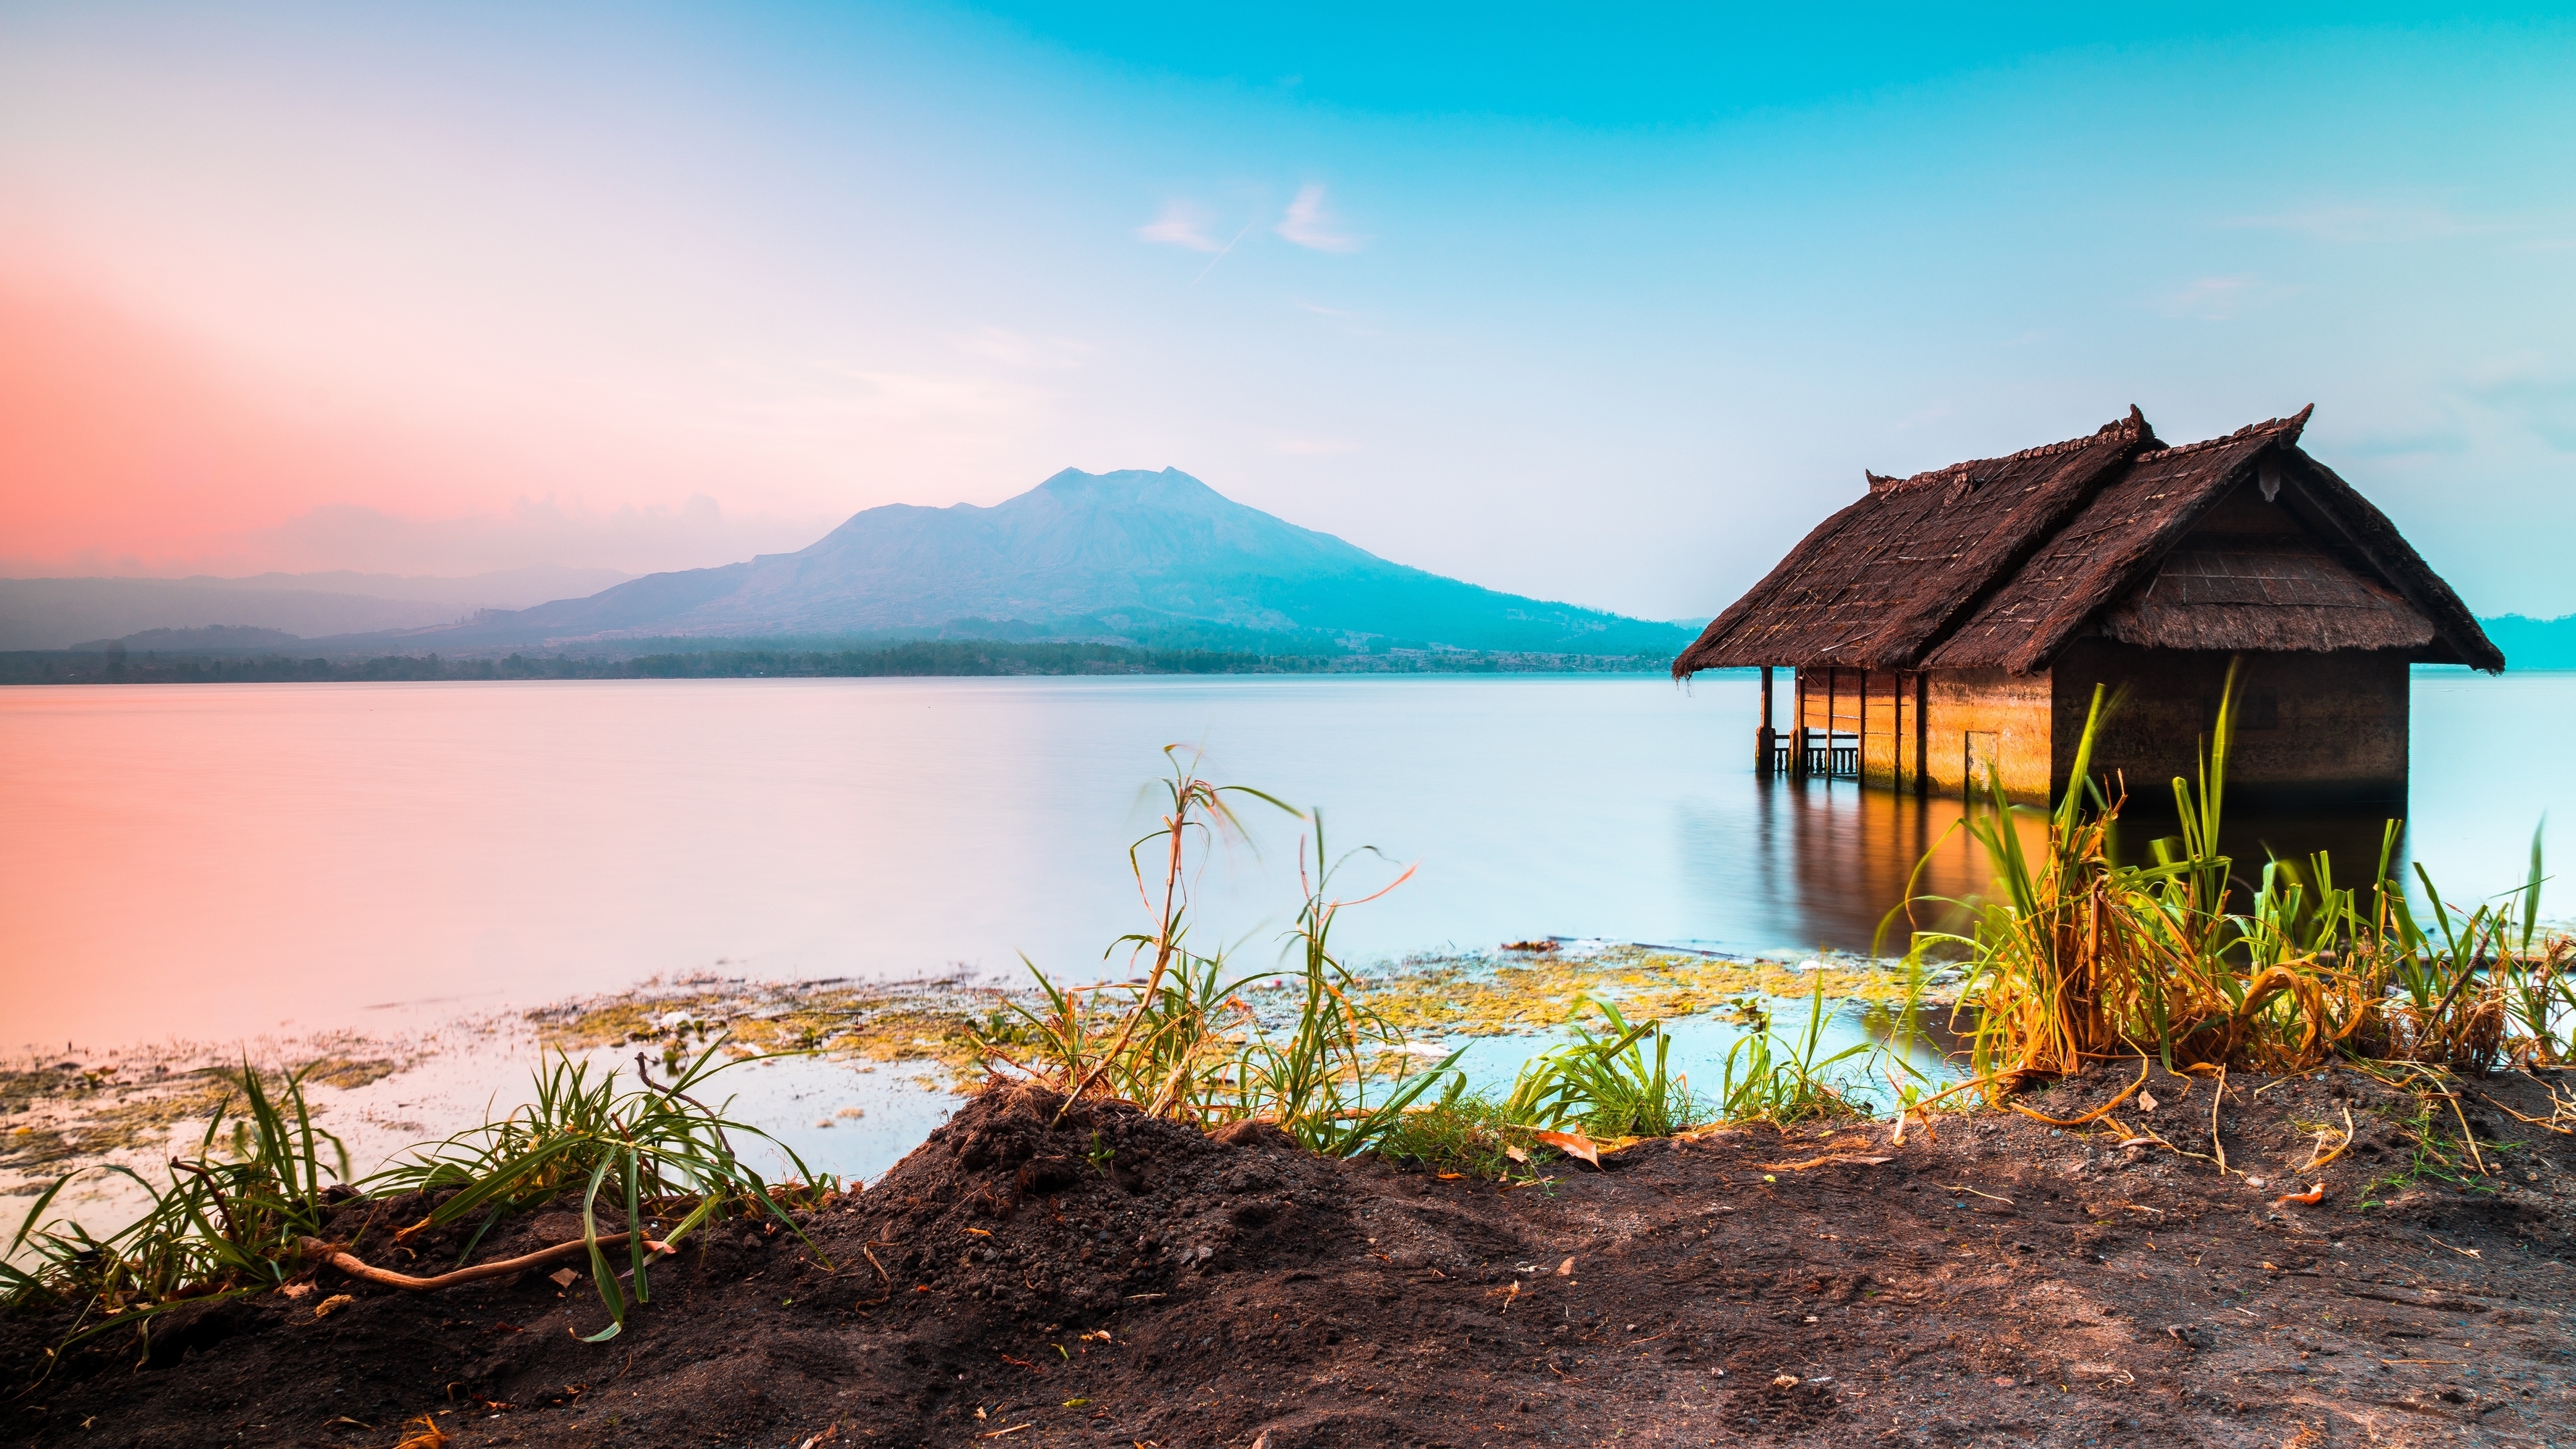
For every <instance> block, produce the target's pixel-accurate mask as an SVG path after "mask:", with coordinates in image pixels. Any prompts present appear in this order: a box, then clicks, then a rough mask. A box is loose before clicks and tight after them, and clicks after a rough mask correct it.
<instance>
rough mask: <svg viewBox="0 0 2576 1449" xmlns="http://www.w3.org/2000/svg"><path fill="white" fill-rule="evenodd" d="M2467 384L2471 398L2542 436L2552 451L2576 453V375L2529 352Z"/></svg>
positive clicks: (2479, 372) (2476, 373)
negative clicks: (2553, 449)
mask: <svg viewBox="0 0 2576 1449" xmlns="http://www.w3.org/2000/svg"><path fill="white" fill-rule="evenodd" d="M2461 381H2462V383H2463V385H2464V386H2465V387H2466V390H2467V391H2468V393H2469V395H2470V396H2472V397H2474V398H2476V399H2477V400H2478V401H2480V402H2482V403H2484V404H2486V405H2487V406H2488V407H2490V408H2493V409H2495V410H2496V411H2497V412H2499V413H2502V414H2503V415H2504V416H2506V417H2508V418H2511V419H2513V420H2514V421H2515V422H2518V423H2520V424H2522V425H2523V426H2524V427H2526V428H2529V429H2530V430H2531V431H2532V432H2534V433H2537V434H2538V435H2539V436H2540V438H2541V440H2542V441H2543V442H2545V443H2547V444H2549V446H2550V447H2552V448H2555V449H2557V450H2558V451H2559V452H2562V453H2576V369H2571V368H2569V367H2568V366H2566V365H2565V364H2564V363H2561V362H2558V361H2556V360H2554V359H2552V358H2548V357H2545V356H2543V355H2541V354H2540V353H2536V352H2523V353H2515V354H2513V355H2511V356H2508V357H2499V358H2496V359H2493V360H2491V361H2489V362H2487V363H2485V364H2483V365H2481V366H2478V367H2475V368H2472V369H2470V370H2469V373H2468V375H2467V376H2466V377H2464V378H2463V379H2461Z"/></svg>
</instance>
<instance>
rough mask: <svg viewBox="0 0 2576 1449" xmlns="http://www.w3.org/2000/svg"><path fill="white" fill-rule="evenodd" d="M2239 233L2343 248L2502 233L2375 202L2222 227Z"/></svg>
mask: <svg viewBox="0 0 2576 1449" xmlns="http://www.w3.org/2000/svg"><path fill="white" fill-rule="evenodd" d="M2220 225H2221V226H2222V227H2225V228H2227V229H2230V230H2236V231H2285V232H2292V233H2295V234H2297V235H2299V236H2304V237H2308V238H2310V239H2312V240H2315V241H2321V242H2331V243H2334V244H2336V245H2340V246H2355V245H2360V244H2364V243H2369V242H2404V241H2431V240H2435V239H2437V238H2441V237H2454V236H2474V235H2477V234H2479V233H2482V232H2494V231H2500V230H2502V228H2501V227H2498V226H2496V225H2494V224H2493V223H2489V222H2473V221H2469V220H2466V219H2465V218H2462V217H2458V216H2454V215H2452V214H2451V213H2450V212H2447V211H2445V210H2443V209H2442V208H2440V207H2438V206H2420V205H2406V206H2395V205H2384V204H2378V203H2370V202H2342V203H2327V204H2322V205H2317V206H2305V207H2298V208H2295V209H2293V210H2290V211H2281V212H2273V213H2270V214H2268V215H2264V216H2240V217H2235V218H2233V219H2231V220H2228V221H2225V222H2222V223H2220Z"/></svg>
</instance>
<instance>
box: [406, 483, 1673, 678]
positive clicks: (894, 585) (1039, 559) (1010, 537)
mask: <svg viewBox="0 0 2576 1449" xmlns="http://www.w3.org/2000/svg"><path fill="white" fill-rule="evenodd" d="M774 635H797V636H808V637H813V636H829V635H873V636H889V635H891V636H914V637H1005V638H1062V639H1077V640H1095V641H1101V642H1119V643H1128V644H1150V645H1152V646H1154V647H1202V648H1229V649H1233V648H1256V647H1271V648H1290V647H1300V648H1309V649H1312V648H1324V649H1334V650H1350V649H1375V648H1384V647H1392V646H1408V647H1418V648H1452V649H1471V650H1527V651H1559V652H1567V653H1583V654H1670V653H1672V652H1675V651H1677V650H1679V649H1680V648H1681V647H1682V646H1683V645H1685V644H1687V643H1688V642H1689V640H1690V633H1689V631H1688V630H1686V629H1683V628H1681V627H1679V626H1676V625H1673V624H1668V623H1655V622H1650V621H1647V620H1643V619H1630V618H1626V617H1623V616H1621V615H1617V614H1609V613H1603V612H1601V611H1599V610H1596V609H1583V608H1577V607H1575V606H1573V605H1571V604H1561V603H1551V602H1546V601H1542V600H1538V599H1531V598H1524V597H1522V596H1520V595H1517V594H1505V593H1498V592H1496V591H1494V590H1492V589H1485V588H1479V587H1477V586H1476V585H1474V584H1467V583H1461V582H1459V581H1458V580H1455V579H1448V578H1443V577H1441V576H1439V575H1437V574H1431V573H1425V572H1423V571H1422V570H1420V569H1416V568H1407V567H1405V566H1404V565H1402V564H1396V563H1390V562H1388V561H1387V560H1385V559H1382V558H1379V557H1378V556H1377V555H1375V554H1372V553H1370V552H1368V551H1367V550H1365V549H1361V548H1356V547H1354V546H1352V545H1350V544H1348V543H1344V542H1343V541H1342V540H1340V539H1338V538H1335V537H1333V536H1332V535H1330V534H1324V533H1317V532H1314V531H1313V530H1311V529H1304V528H1299V527H1297V526H1296V525H1294V524H1291V523H1287V522H1284V521H1282V520H1280V519H1277V518H1274V517H1272V516H1271V515H1269V514H1267V513H1264V512H1262V511H1260V510H1259V509H1255V508H1247V507H1245V506H1244V505H1242V504H1240V503H1236V502H1234V501H1232V500H1230V499H1228V498H1226V497H1225V496H1224V495H1222V494H1220V493H1218V492H1217V491H1216V490H1215V489H1213V488H1210V487H1208V486H1207V485H1206V484H1205V483H1202V482H1200V481H1199V480H1198V479H1196V478H1193V477H1191V476H1190V475H1189V474H1187V473H1183V472H1181V471H1179V470H1178V469H1173V468H1166V469H1164V470H1162V471H1161V472H1159V473H1153V472H1145V471H1142V470H1125V471H1120V472H1115V473H1100V474H1094V473H1084V472H1081V471H1079V470H1076V469H1071V468H1068V469H1066V470H1065V471H1063V472H1061V473H1058V474H1056V475H1055V476H1054V477H1052V478H1049V479H1048V480H1046V481H1045V482H1044V483H1041V484H1039V485H1038V486H1037V487H1035V488H1033V489H1031V490H1029V491H1028V492H1026V493H1023V494H1021V495H1019V496H1018V497H1016V498H1012V499H1009V500H1008V501H1006V502H1003V503H999V504H996V505H994V506H992V507H990V508H983V507H977V506H975V505H972V504H965V503H960V504H957V505H955V506H953V507H949V508H922V507H915V506H911V505H907V504H892V505H888V506H886V507H882V508H871V509H868V510H867V511H866V512H864V513H860V514H857V515H856V516H854V517H852V518H851V519H850V520H849V521H848V522H846V523H844V524H842V525H841V526H840V527H838V528H836V529H834V530H832V531H831V532H830V533H829V534H826V535H825V536H824V537H823V538H822V539H820V540H819V541H817V542H816V543H814V544H813V545H812V546H811V547H809V548H805V549H802V550H799V551H798V552H795V553H789V554H766V555H763V556H761V557H759V558H755V559H752V560H751V561H749V562H747V563H738V564H728V565H726V566H724V567H722V568H711V569H692V570H688V571H686V572H682V573H665V574H650V575H647V576H645V577H643V578H640V579H636V580H633V581H632V582H629V583H624V584H619V585H618V586H616V587H615V588H611V589H607V590H604V591H602V592H600V593H597V594H593V595H591V596H590V597H588V598H582V599H563V600H558V601H556V602H553V603H548V604H542V605H539V606H537V607H535V608H531V609H521V610H517V611H513V612H495V613H491V614H487V615H485V616H483V617H481V618H478V619H476V620H474V621H473V622H471V623H468V624H462V625H457V626H453V627H449V628H442V629H435V630H424V631H420V632H418V633H416V634H414V635H412V636H410V637H409V638H407V639H406V640H405V641H404V642H405V643H406V645H407V647H412V648H442V649H455V648H478V647H495V646H503V645H519V644H528V645H560V644H565V643H573V642H579V641H584V640H609V639H618V638H633V637H643V636H651V637H661V638H686V637H695V636H708V637H720V638H727V639H753V638H760V637H763V636H774ZM1264 640H1267V641H1271V642H1270V643H1268V644H1266V645H1265V644H1262V643H1261V642H1260V641H1264Z"/></svg>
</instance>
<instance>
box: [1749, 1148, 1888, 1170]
mask: <svg viewBox="0 0 2576 1449" xmlns="http://www.w3.org/2000/svg"><path fill="white" fill-rule="evenodd" d="M1895 1160H1896V1159H1895V1158H1893V1157H1853V1156H1849V1155H1847V1154H1844V1153H1839V1152H1828V1153H1826V1154H1825V1155H1824V1156H1822V1157H1810V1158H1808V1159H1806V1160H1805V1161H1803V1162H1757V1163H1755V1164H1754V1166H1756V1167H1762V1168H1768V1169H1770V1170H1771V1171H1773V1172H1804V1171H1806V1170H1807V1169H1808V1168H1810V1167H1822V1166H1824V1165H1825V1164H1826V1163H1828V1162H1856V1163H1859V1164H1860V1165H1861V1166H1863V1167H1884V1166H1886V1165H1887V1164H1888V1163H1891V1162H1894V1161H1895Z"/></svg>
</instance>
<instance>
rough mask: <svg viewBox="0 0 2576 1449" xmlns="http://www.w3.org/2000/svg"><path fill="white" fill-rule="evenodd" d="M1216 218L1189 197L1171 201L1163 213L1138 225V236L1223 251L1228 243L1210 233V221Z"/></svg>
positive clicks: (1194, 248)
mask: <svg viewBox="0 0 2576 1449" xmlns="http://www.w3.org/2000/svg"><path fill="white" fill-rule="evenodd" d="M1214 220H1215V218H1214V217H1212V216H1210V215H1208V213H1207V210H1206V209H1205V208H1204V207H1200V206H1196V205H1193V204H1191V203H1190V202H1186V201H1167V202H1164V203H1163V210H1162V213H1161V214H1160V215H1158V216H1156V217H1155V218H1154V219H1153V220H1152V221H1149V222H1147V223H1145V224H1144V225H1143V226H1140V227H1138V228H1136V239H1137V240H1138V241H1149V242H1157V243H1160V244H1161V245H1163V246H1167V247H1186V248H1188V249H1189V250H1191V251H1194V252H1221V251H1224V250H1225V243H1223V242H1221V241H1218V240H1217V239H1216V238H1215V237H1213V236H1210V235H1208V225H1209V223H1211V222H1213V221H1214Z"/></svg>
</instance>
